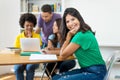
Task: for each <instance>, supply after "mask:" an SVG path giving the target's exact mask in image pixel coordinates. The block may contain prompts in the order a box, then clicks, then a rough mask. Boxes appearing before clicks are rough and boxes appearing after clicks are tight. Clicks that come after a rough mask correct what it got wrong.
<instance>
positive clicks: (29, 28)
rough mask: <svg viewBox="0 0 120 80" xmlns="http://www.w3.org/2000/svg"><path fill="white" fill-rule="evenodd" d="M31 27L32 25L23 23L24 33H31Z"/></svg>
mask: <svg viewBox="0 0 120 80" xmlns="http://www.w3.org/2000/svg"><path fill="white" fill-rule="evenodd" d="M33 27H34V24H33V23H31V22H29V21H25V23H24V29H25V32H32V31H33Z"/></svg>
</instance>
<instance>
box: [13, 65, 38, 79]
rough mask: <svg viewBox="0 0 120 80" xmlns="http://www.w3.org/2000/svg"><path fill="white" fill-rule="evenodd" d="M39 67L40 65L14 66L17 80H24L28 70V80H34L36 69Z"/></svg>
mask: <svg viewBox="0 0 120 80" xmlns="http://www.w3.org/2000/svg"><path fill="white" fill-rule="evenodd" d="M38 67H39V64H27V65H24V64H21V65H14V70H15V75H16V80H24V70H26V80H33V78H34V72H35V69H37V68H38Z"/></svg>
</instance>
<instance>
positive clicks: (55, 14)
mask: <svg viewBox="0 0 120 80" xmlns="http://www.w3.org/2000/svg"><path fill="white" fill-rule="evenodd" d="M53 16H55V17H56V16H58V17H60V18H61V15H60V14H58V13H53Z"/></svg>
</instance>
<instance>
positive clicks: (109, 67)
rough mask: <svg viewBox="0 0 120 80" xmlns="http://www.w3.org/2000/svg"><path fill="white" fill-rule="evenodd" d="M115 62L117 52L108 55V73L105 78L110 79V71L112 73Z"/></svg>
mask: <svg viewBox="0 0 120 80" xmlns="http://www.w3.org/2000/svg"><path fill="white" fill-rule="evenodd" d="M114 62H115V54H112V55H111V56H109V57H108V59H107V61H106V67H107V73H106V75H105V77H104V79H103V80H109V79H110V73H111V70H112V68H113V65H114Z"/></svg>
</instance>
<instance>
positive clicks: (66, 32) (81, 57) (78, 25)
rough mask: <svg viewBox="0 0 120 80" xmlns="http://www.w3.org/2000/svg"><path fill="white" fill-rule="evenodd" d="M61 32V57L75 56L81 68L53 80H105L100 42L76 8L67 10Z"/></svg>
mask: <svg viewBox="0 0 120 80" xmlns="http://www.w3.org/2000/svg"><path fill="white" fill-rule="evenodd" d="M60 30H61V33H62V34H63V35H62V37H61V38H62V41H63V45H62V48H61V51H60V57H61V58H62V59H66V58H67V57H69V56H70V55H73V54H75V56H76V58H77V60H78V63H79V65H80V67H81V68H80V69H75V70H72V71H68V72H66V73H61V74H58V75H55V76H54V77H53V79H52V80H103V79H104V76H105V75H106V72H107V70H106V66H105V62H104V60H103V58H102V56H101V53H100V49H99V46H98V42H97V40H96V38H95V35H94V32H93V31H92V30H91V28H90V26H88V25H87V24H86V23H85V22H84V20H83V18H82V16H81V15H80V13H79V12H78V11H77V10H76V9H75V8H66V10H65V12H64V14H63V21H62V26H61V29H60Z"/></svg>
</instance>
